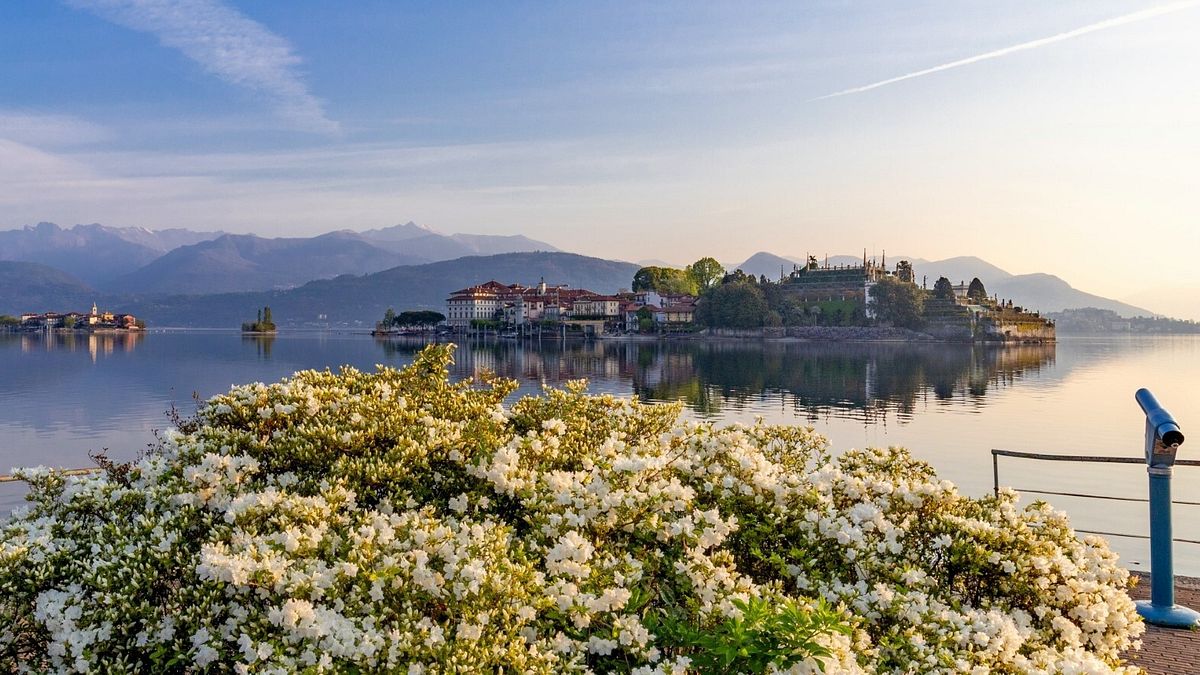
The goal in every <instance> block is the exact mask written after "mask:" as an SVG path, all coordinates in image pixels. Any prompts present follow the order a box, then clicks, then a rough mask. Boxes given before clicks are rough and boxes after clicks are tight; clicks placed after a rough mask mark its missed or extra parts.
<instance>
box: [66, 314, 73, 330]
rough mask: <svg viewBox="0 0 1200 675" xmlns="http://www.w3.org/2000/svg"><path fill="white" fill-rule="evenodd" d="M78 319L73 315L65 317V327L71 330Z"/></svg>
mask: <svg viewBox="0 0 1200 675" xmlns="http://www.w3.org/2000/svg"><path fill="white" fill-rule="evenodd" d="M75 323H76V319H75V317H73V316H66V317H63V328H66V329H67V330H70V329H72V328H74V327H75Z"/></svg>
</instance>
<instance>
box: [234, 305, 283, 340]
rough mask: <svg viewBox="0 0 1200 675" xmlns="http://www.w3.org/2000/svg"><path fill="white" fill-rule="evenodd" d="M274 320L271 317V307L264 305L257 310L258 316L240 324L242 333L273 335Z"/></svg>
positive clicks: (274, 331)
mask: <svg viewBox="0 0 1200 675" xmlns="http://www.w3.org/2000/svg"><path fill="white" fill-rule="evenodd" d="M276 332H277V331H276V330H275V322H274V321H273V320H272V318H271V308H270V307H269V306H265V307H263V308H262V309H260V310H258V318H257V319H256V320H254V321H248V322H244V323H243V324H242V334H243V335H274V334H275V333H276Z"/></svg>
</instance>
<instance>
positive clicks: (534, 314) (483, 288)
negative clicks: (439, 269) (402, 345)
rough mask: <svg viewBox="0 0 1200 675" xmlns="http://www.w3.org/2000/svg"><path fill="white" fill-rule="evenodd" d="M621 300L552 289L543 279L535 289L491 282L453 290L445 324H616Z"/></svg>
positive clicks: (580, 290)
mask: <svg viewBox="0 0 1200 675" xmlns="http://www.w3.org/2000/svg"><path fill="white" fill-rule="evenodd" d="M620 315H621V298H618V297H614V296H610V295H601V294H599V293H594V292H592V291H589V290H587V289H584V288H568V287H567V286H566V285H559V286H550V285H548V284H546V281H545V280H544V279H543V280H542V281H540V282H539V283H538V284H537V285H536V286H523V285H521V284H507V285H506V284H502V283H500V282H499V281H495V280H492V281H488V282H487V283H483V284H479V285H477V286H469V287H467V288H463V289H461V290H457V291H454V292H453V293H451V294H450V297H448V298H446V324H447V325H448V326H450V327H451V328H454V329H456V330H462V329H466V328H469V327H470V326H471V322H473V321H501V322H503V323H507V324H510V325H513V326H521V325H525V324H528V323H538V322H543V321H549V322H561V321H567V320H570V319H576V318H577V319H579V320H581V321H582V320H590V321H596V320H602V321H614V322H615V321H617V320H619V318H620Z"/></svg>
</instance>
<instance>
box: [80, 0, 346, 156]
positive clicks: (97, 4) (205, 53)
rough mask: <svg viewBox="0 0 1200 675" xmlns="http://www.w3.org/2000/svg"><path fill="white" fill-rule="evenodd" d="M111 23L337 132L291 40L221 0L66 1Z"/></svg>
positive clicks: (294, 116) (310, 124) (305, 124)
mask: <svg viewBox="0 0 1200 675" xmlns="http://www.w3.org/2000/svg"><path fill="white" fill-rule="evenodd" d="M67 1H68V2H69V3H70V4H71V5H74V6H75V7H79V8H82V9H86V10H88V11H91V12H93V13H95V14H97V15H99V16H101V17H103V18H104V19H107V20H108V21H111V22H113V23H116V24H119V25H121V26H125V27H126V28H131V29H133V30H138V31H142V32H146V33H151V34H153V35H155V36H157V37H158V39H159V41H160V42H161V43H162V44H163V45H165V46H167V47H171V48H173V49H178V50H179V51H181V52H183V54H184V55H185V56H187V57H188V58H189V59H191V60H193V61H195V62H196V63H199V64H200V65H201V66H203V67H204V69H205V70H207V71H208V72H210V73H212V74H213V75H216V76H217V77H219V78H221V79H222V80H225V81H226V82H230V83H232V84H236V85H238V86H240V87H245V88H246V89H249V90H251V91H254V92H256V93H258V94H261V95H263V96H265V97H267V98H268V99H270V100H271V101H273V102H274V104H275V107H276V110H277V112H278V113H279V115H280V116H282V117H283V118H285V119H287V120H289V121H290V122H291V123H292V124H293V125H295V126H296V127H297V128H299V129H302V130H305V131H313V132H320V133H337V131H338V124H337V122H334V121H333V120H330V119H329V118H328V117H327V116H326V115H325V110H324V108H323V106H322V104H321V101H320V100H318V99H317V98H316V97H315V96H313V95H312V94H311V93H310V92H309V91H308V86H307V85H306V84H305V83H304V81H303V80H302V79H301V77H300V75H299V74H298V73H297V72H296V69H297V66H299V64H300V57H298V56H296V54H295V53H294V52H293V51H292V46H291V45H290V44H289V43H288V41H287V40H285V39H283V38H282V37H280V36H278V35H276V34H275V33H272V32H271V31H269V30H267V29H266V28H265V27H263V26H262V25H261V24H259V23H258V22H256V21H254V20H252V19H250V18H248V17H246V16H244V15H243V14H241V13H239V12H238V11H237V10H235V9H233V8H231V7H228V6H226V5H224V4H222V3H221V2H220V1H219V0H67Z"/></svg>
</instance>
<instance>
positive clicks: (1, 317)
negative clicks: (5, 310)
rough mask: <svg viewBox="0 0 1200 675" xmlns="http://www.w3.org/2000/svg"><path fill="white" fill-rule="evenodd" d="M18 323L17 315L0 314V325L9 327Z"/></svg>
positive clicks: (19, 321)
mask: <svg viewBox="0 0 1200 675" xmlns="http://www.w3.org/2000/svg"><path fill="white" fill-rule="evenodd" d="M20 325H21V319H19V318H18V317H15V316H9V315H8V314H0V327H5V328H11V327H14V326H20Z"/></svg>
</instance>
